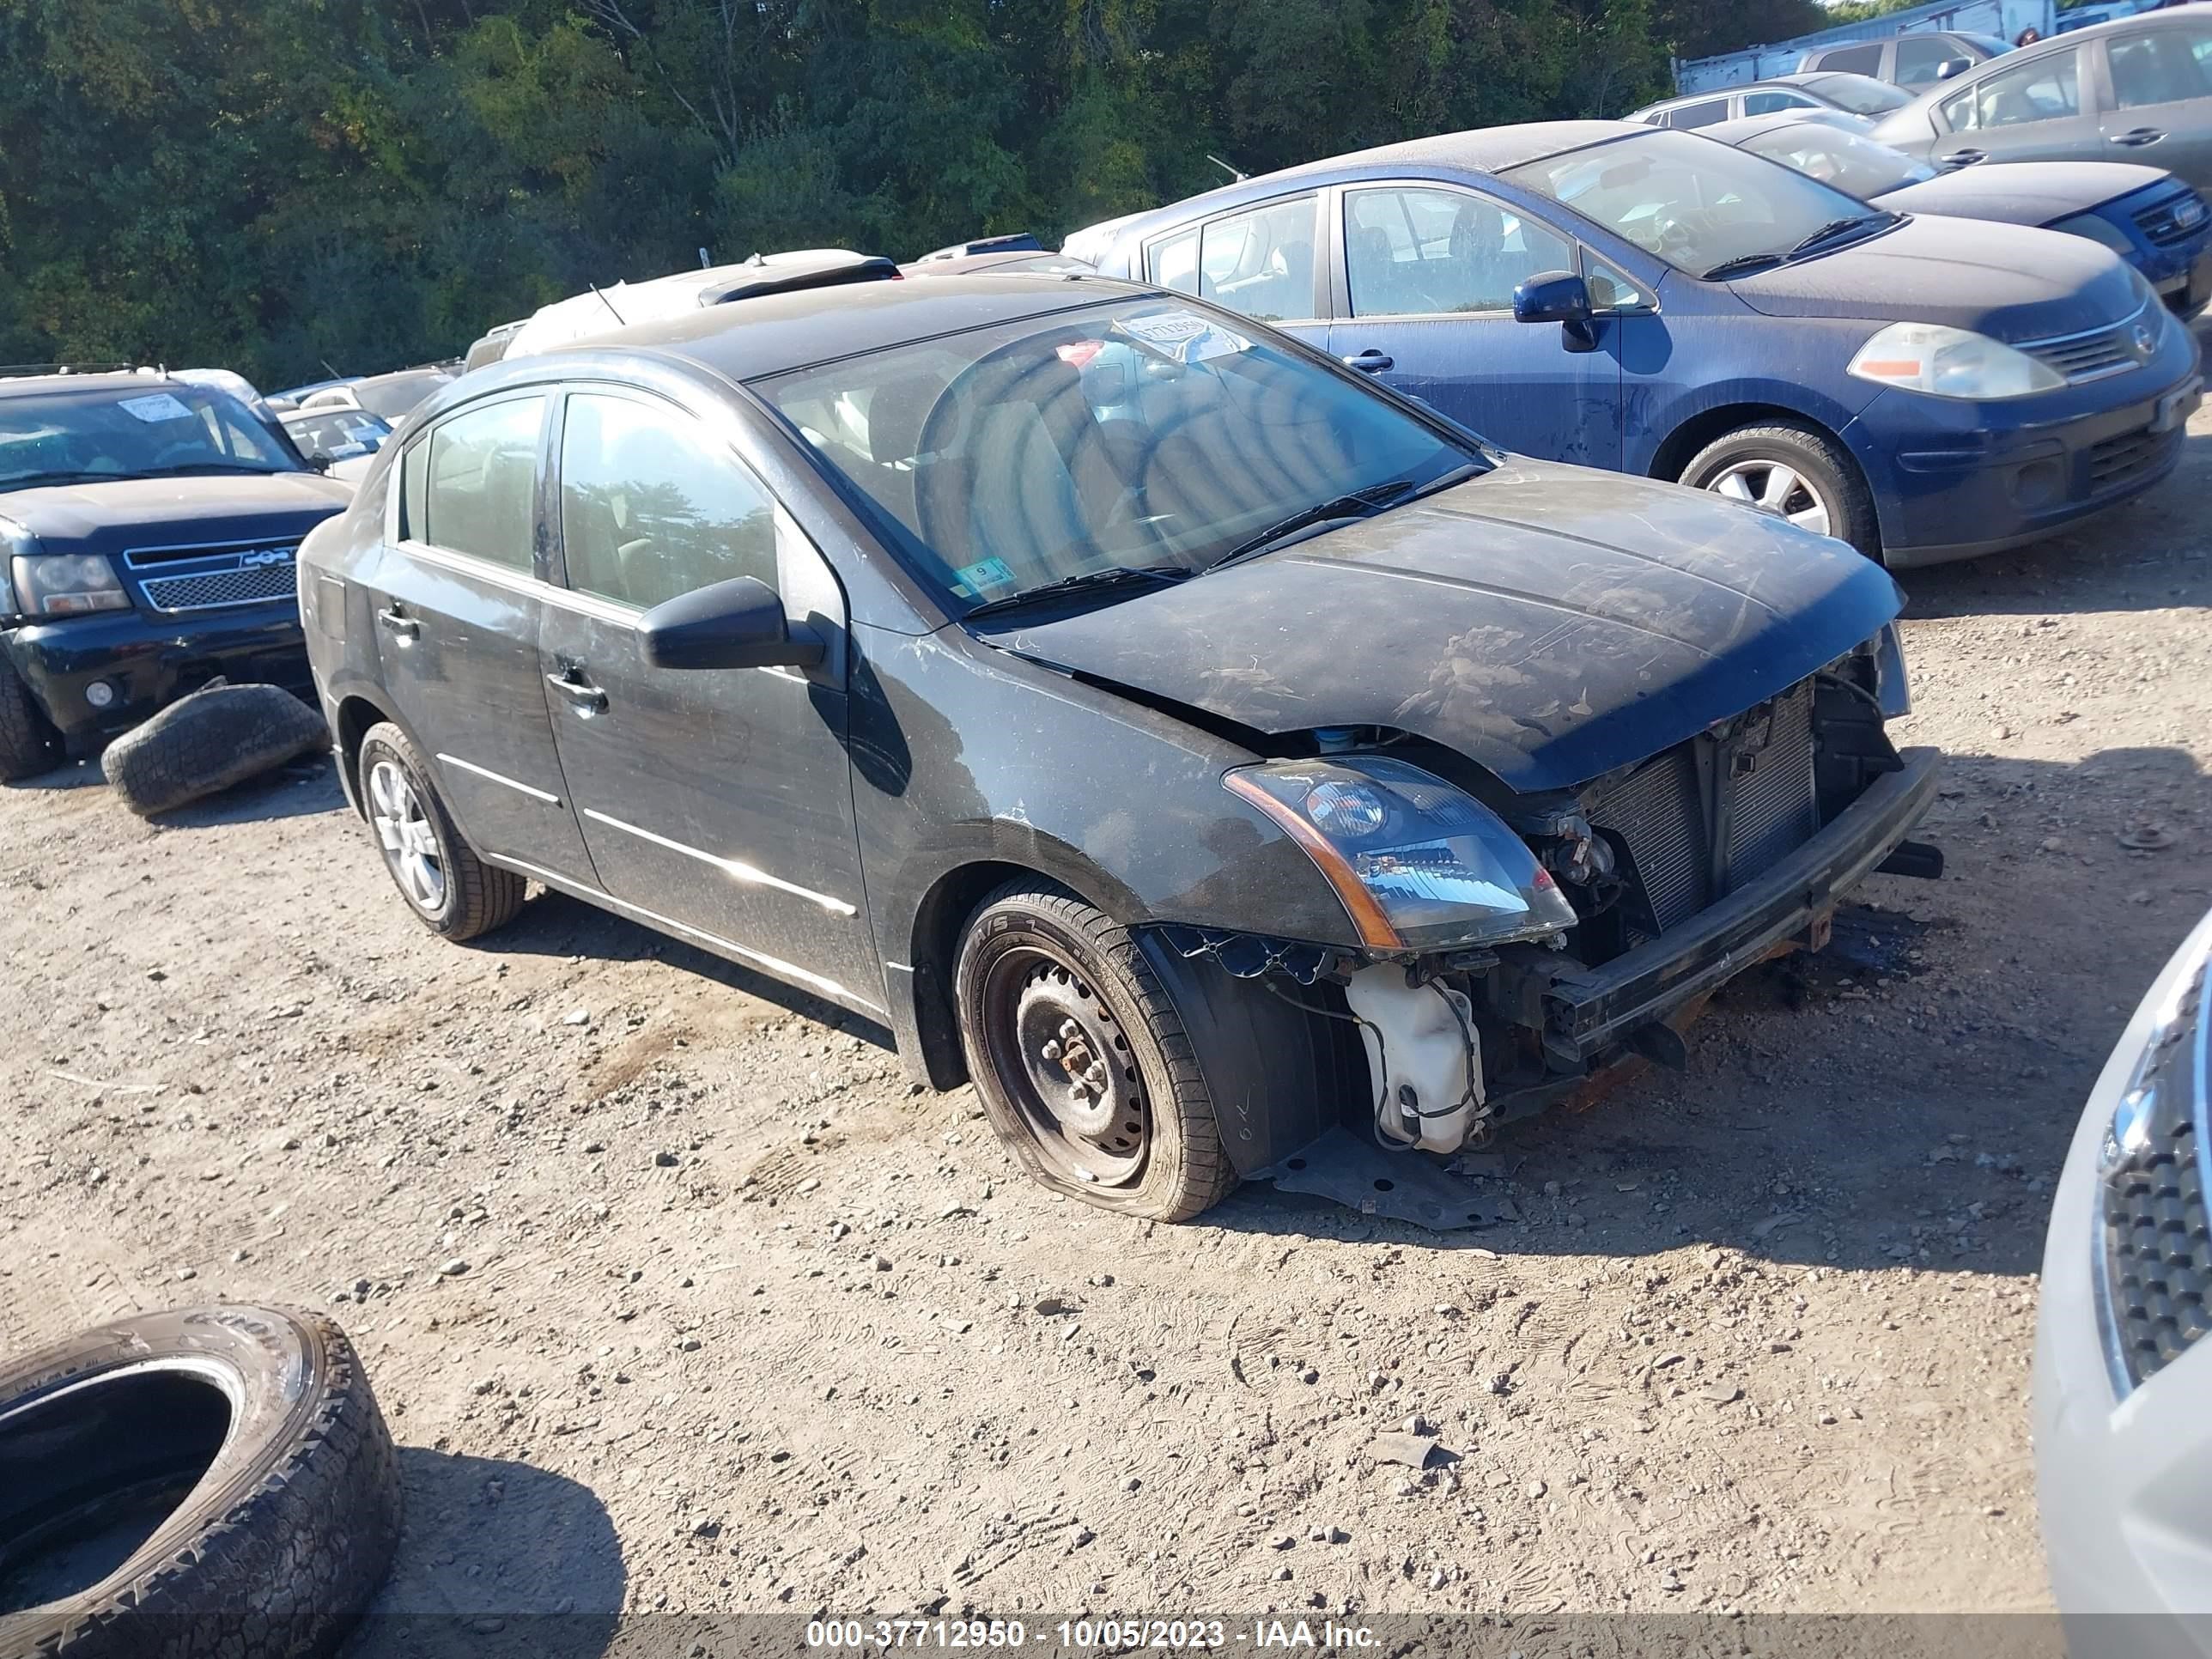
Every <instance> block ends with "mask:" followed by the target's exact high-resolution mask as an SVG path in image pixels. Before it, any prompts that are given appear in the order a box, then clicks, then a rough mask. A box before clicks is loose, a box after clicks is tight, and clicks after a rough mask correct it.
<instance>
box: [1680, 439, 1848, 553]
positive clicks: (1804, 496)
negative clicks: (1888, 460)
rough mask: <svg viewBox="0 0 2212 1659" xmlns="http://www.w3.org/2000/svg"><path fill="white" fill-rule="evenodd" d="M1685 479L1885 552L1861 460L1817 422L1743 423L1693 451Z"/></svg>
mask: <svg viewBox="0 0 2212 1659" xmlns="http://www.w3.org/2000/svg"><path fill="white" fill-rule="evenodd" d="M1681 481H1682V482H1683V483H1686V484H1689V485H1691V486H1692V487H1693V488H1695V489H1710V490H1711V491H1712V492H1713V493H1714V494H1715V495H1721V496H1724V497H1725V498H1727V499H1728V500H1729V501H1740V502H1741V503H1742V504H1743V505H1744V506H1746V507H1753V508H1756V509H1757V510H1758V511H1759V512H1761V513H1768V514H1771V516H1773V517H1775V518H1778V519H1781V520H1784V521H1786V522H1788V523H1790V524H1793V525H1796V526H1797V527H1798V528H1799V529H1801V530H1809V531H1811V532H1813V533H1814V535H1817V536H1833V537H1834V538H1836V539H1837V540H1838V541H1844V542H1849V543H1850V544H1851V545H1852V546H1853V547H1856V548H1857V549H1858V550H1859V551H1860V552H1862V553H1864V554H1867V555H1868V556H1870V557H1876V558H1878V557H1880V556H1881V530H1880V526H1878V525H1877V524H1876V522H1875V512H1874V496H1873V495H1872V493H1871V492H1870V491H1869V489H1867V486H1866V480H1865V479H1864V478H1863V477H1860V475H1859V470H1858V464H1857V462H1855V461H1854V460H1852V459H1851V457H1850V453H1849V452H1848V451H1846V450H1845V449H1844V447H1843V446H1842V445H1841V444H1839V443H1838V442H1837V441H1835V440H1834V439H1832V438H1831V437H1829V436H1828V435H1826V433H1823V432H1818V431H1815V430H1814V429H1813V428H1810V427H1803V426H1797V425H1794V424H1785V423H1777V424H1774V425H1767V426H1742V427H1738V428H1736V429H1735V431H1733V432H1730V433H1729V434H1728V435H1725V436H1724V437H1722V438H1720V439H1718V440H1717V441H1714V442H1712V443H1710V444H1707V445H1706V446H1705V447H1704V448H1703V449H1701V450H1699V452H1698V453H1697V454H1695V455H1694V456H1692V458H1691V459H1690V464H1689V465H1687V466H1686V467H1684V468H1683V469H1682V473H1681Z"/></svg>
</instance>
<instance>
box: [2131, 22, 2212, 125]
mask: <svg viewBox="0 0 2212 1659" xmlns="http://www.w3.org/2000/svg"><path fill="white" fill-rule="evenodd" d="M2105 57H2106V63H2107V64H2110V66H2111V68H2112V99H2113V101H2114V102H2115V103H2116V104H2117V105H2118V106H2119V107H2120V108H2122V109H2142V108H2143V107H2144V106H2147V105H2151V104H2178V103H2180V102H2181V101H2182V100H2184V99H2187V98H2205V97H2212V28H2204V27H2193V28H2172V29H2157V30H2154V31H2152V32H2151V33H2148V34H2138V35H2136V36H2135V37H2134V38H2132V39H2129V40H2108V41H2106V43H2105Z"/></svg>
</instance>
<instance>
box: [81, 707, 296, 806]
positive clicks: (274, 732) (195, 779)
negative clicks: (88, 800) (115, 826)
mask: <svg viewBox="0 0 2212 1659" xmlns="http://www.w3.org/2000/svg"><path fill="white" fill-rule="evenodd" d="M330 743H331V732H330V727H328V726H325V725H324V723H323V717H322V716H321V715H320V714H317V713H316V712H315V711H314V710H313V709H312V708H308V707H307V704H306V703H304V702H301V701H300V700H299V698H297V697H295V696H293V695H292V694H291V693H290V692H289V691H287V690H284V689H283V687H282V686H278V685H221V684H217V685H210V686H207V687H204V689H202V690H197V691H195V692H193V693H192V694H191V696H188V697H180V698H179V699H178V700H177V701H176V702H173V703H171V704H170V705H169V706H168V707H167V708H164V709H163V710H161V713H160V714H156V715H155V716H154V718H153V719H151V720H148V721H147V722H146V723H145V724H144V725H143V726H134V727H133V728H132V729H131V730H130V731H128V732H125V733H124V734H123V735H122V736H121V737H119V738H116V739H115V741H114V742H112V743H111V744H108V745H107V749H106V752H105V753H104V754H102V755H101V756H100V770H101V771H102V772H104V773H105V774H106V776H107V781H108V782H109V784H110V785H112V787H113V788H114V790H115V793H117V794H118V795H120V796H121V797H122V798H123V804H124V805H125V806H128V807H129V808H130V809H131V811H134V812H136V813H137V815H138V816H139V817H142V818H143V817H154V816H155V815H156V814H157V813H161V812H173V811H176V809H177V808H178V807H179V806H183V805H186V804H188V803H189V802H191V801H196V800H197V799H200V798H201V797H202V796H204V795H214V794H219V793H222V791H223V790H225V789H228V788H231V787H234V785H237V784H240V783H243V782H245V781H246V780H247V779H248V778H251V777H257V776H258V775H260V774H262V773H264V772H269V771H273V770H275V769H276V768H277V767H280V766H282V765H283V764H284V763H285V762H287V761H289V760H294V759H296V758H298V757H300V756H301V755H309V754H313V753H315V752H316V751H318V750H323V749H327V748H329V747H330Z"/></svg>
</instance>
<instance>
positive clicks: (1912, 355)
mask: <svg viewBox="0 0 2212 1659" xmlns="http://www.w3.org/2000/svg"><path fill="white" fill-rule="evenodd" d="M1850 373H1852V374H1856V375H1857V376H1858V378H1859V379H1860V380H1872V381H1873V382H1875V385H1877V386H1902V387H1903V388H1904V389H1905V390H1906V391H1908V392H1926V393H1928V394H1929V396H1930V397H1935V398H1972V399H1973V400H1975V401H1977V402H1990V401H1993V400H1995V399H1997V398H2026V397H2030V396H2033V394H2034V393H2036V392H2056V391H2057V390H2058V389H2059V387H2061V386H2064V385H2065V384H2066V377H2065V376H2064V375H2063V374H2060V373H2059V372H2058V371H2057V369H2055V368H2051V365H2050V364H2049V363H2046V362H2039V361H2038V360H2037V359H2035V358H2033V357H2031V356H2028V355H2027V353H2026V352H2025V351H2020V350H2015V349H2014V348H2013V347H2011V346H2008V345H2007V344H2005V343H2004V342H2003V341H2002V340H1992V339H1990V337H1989V336H1988V335H1986V334H1972V333H1969V332H1968V331H1966V330H1965V329H1963V328H1951V327H1948V326H1947V325H1944V324H1942V323H1892V324H1891V325H1889V326H1888V327H1887V328H1885V329H1883V330H1881V331H1880V332H1879V333H1877V334H1876V335H1875V337H1873V338H1872V339H1870V340H1869V341H1868V342H1867V343H1865V344H1864V345H1863V346H1861V347H1860V348H1859V349H1858V355H1857V356H1855V357H1853V358H1852V359H1851V364H1850Z"/></svg>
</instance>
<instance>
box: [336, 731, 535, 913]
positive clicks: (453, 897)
mask: <svg viewBox="0 0 2212 1659" xmlns="http://www.w3.org/2000/svg"><path fill="white" fill-rule="evenodd" d="M359 768H360V770H359V775H358V781H359V787H360V791H361V805H362V814H363V816H364V817H367V818H368V830H369V835H370V836H371V837H372V838H373V839H374V841H375V842H376V844H377V848H378V850H379V851H380V852H381V853H382V854H383V855H384V867H385V869H386V871H387V872H390V874H391V877H392V884H393V885H395V886H396V887H398V889H399V896H401V897H402V898H404V899H405V900H406V901H407V908H409V909H410V910H412V911H413V912H414V913H415V914H416V916H417V917H418V918H419V919H420V920H421V921H422V925H423V926H424V927H428V929H429V930H430V931H431V932H432V933H437V934H439V935H441V936H442V937H443V938H446V939H452V940H453V942H454V943H455V944H459V942H460V941H462V940H463V939H474V938H476V937H477V935H478V934H480V933H490V932H491V931H492V930H493V929H494V928H495V927H506V926H507V923H508V922H510V921H513V920H514V917H515V914H516V912H518V911H520V909H521V908H522V899H523V893H524V890H525V888H526V885H527V884H526V882H525V881H524V880H523V878H521V877H520V876H519V875H517V874H515V872H513V871H512V870H502V869H501V868H500V867H499V866H497V865H494V864H487V863H485V862H484V861H483V860H482V859H480V858H478V857H477V855H476V853H475V852H474V850H473V849H471V848H470V846H469V844H468V842H466V841H465V840H463V839H462V838H461V832H460V829H459V826H457V825H456V824H455V823H453V814H452V813H450V812H448V811H447V810H446V803H445V801H444V799H442V798H441V796H440V795H439V793H438V791H437V787H436V786H435V785H434V784H433V783H432V782H431V781H430V769H429V768H428V767H427V766H425V765H423V764H422V756H420V755H419V754H417V753H416V750H415V745H414V744H412V743H410V742H409V741H408V739H407V734H406V733H405V732H402V731H401V730H400V729H399V728H398V726H394V725H393V724H392V722H391V721H390V720H386V721H383V722H382V723H380V724H379V725H376V726H371V727H369V729H368V735H367V736H365V737H364V738H362V740H361V758H360V761H359Z"/></svg>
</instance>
